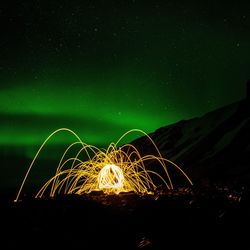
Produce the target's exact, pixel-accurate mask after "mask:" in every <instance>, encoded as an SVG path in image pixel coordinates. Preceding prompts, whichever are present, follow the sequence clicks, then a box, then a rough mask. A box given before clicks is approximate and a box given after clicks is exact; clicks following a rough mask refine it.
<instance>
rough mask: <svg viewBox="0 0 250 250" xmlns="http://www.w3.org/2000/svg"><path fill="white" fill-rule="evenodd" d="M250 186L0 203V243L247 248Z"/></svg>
mask: <svg viewBox="0 0 250 250" xmlns="http://www.w3.org/2000/svg"><path fill="white" fill-rule="evenodd" d="M249 222H250V199H249V190H248V189H246V188H244V187H238V188H228V187H219V186H213V187H209V188H204V187H203V188H198V187H195V186H194V187H192V188H186V189H185V188H178V189H176V190H172V191H158V192H157V194H155V195H144V196H138V195H136V194H133V193H123V194H119V195H110V196H108V195H104V194H103V193H102V192H96V193H91V194H89V195H85V196H76V195H72V196H58V197H56V198H53V199H34V198H32V197H27V196H26V197H24V198H22V200H21V201H18V202H13V201H12V200H6V199H5V200H4V201H3V202H2V203H1V243H0V244H1V249H20V248H21V249H52V248H54V249H169V248H171V249H173V248H180V247H185V248H187V249H194V248H195V249H209V248H213V249H226V248H228V247H232V246H236V247H237V249H243V246H245V244H248V242H249V236H248V230H249V225H250V224H249Z"/></svg>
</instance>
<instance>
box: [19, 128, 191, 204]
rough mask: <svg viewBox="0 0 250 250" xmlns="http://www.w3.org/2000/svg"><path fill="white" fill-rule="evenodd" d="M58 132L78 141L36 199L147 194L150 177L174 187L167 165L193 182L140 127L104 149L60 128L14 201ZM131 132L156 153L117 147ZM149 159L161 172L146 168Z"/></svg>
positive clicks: (151, 184)
mask: <svg viewBox="0 0 250 250" xmlns="http://www.w3.org/2000/svg"><path fill="white" fill-rule="evenodd" d="M61 131H66V132H69V133H71V134H72V135H74V136H75V137H76V138H77V141H76V142H74V143H72V144H71V145H69V146H68V147H67V149H66V150H65V151H64V152H63V155H62V157H61V159H60V161H59V164H58V166H57V168H56V171H55V174H54V176H53V177H52V178H50V179H49V180H48V181H47V182H46V183H45V184H44V185H43V186H42V187H41V188H40V190H39V191H38V192H37V194H36V195H35V197H36V198H41V197H44V196H46V195H49V196H50V197H54V196H55V195H57V194H60V193H62V194H79V195H82V194H84V193H91V192H92V191H103V192H104V193H107V194H110V193H116V194H119V193H120V192H131V191H132V192H135V193H141V194H145V193H147V194H149V193H152V192H153V191H154V190H155V189H156V188H157V186H156V184H155V181H153V179H154V180H155V179H158V181H160V182H161V183H162V184H164V185H165V186H166V188H167V189H173V188H174V186H173V183H172V180H171V177H170V175H169V171H168V167H169V166H172V167H174V168H175V169H176V170H177V171H179V172H180V174H182V175H183V176H184V178H185V179H186V180H187V182H188V183H190V184H191V185H192V181H191V180H190V178H189V177H188V176H187V174H186V173H185V172H184V171H183V170H182V169H181V168H180V167H179V166H178V165H176V164H175V163H173V162H172V161H170V160H168V159H165V158H163V157H162V155H161V153H160V151H159V149H158V148H157V146H156V144H155V143H154V141H153V140H152V139H151V138H150V137H149V136H148V135H147V134H146V133H145V132H143V131H142V130H139V129H133V130H129V131H128V132H126V133H125V134H124V135H122V136H121V137H120V139H119V140H118V141H117V142H116V143H111V144H110V145H109V147H108V148H107V149H106V150H104V149H99V148H97V147H95V146H92V145H88V144H86V143H84V142H83V141H82V140H81V139H80V137H79V136H78V135H77V134H76V133H75V132H74V131H72V130H70V129H68V128H60V129H58V130H56V131H54V132H53V133H51V134H50V135H49V136H48V137H47V139H46V140H45V141H44V142H43V144H42V145H41V146H40V148H39V150H38V151H37V153H36V155H35V157H34V158H33V160H32V162H31V164H30V166H29V168H28V170H27V172H26V175H25V177H24V179H23V181H22V183H21V186H20V188H19V190H18V194H17V196H16V199H15V201H18V200H19V197H20V194H21V192H22V189H23V186H24V184H25V182H26V180H27V177H28V175H29V173H30V171H31V169H32V167H33V165H34V163H35V161H36V160H37V157H38V156H39V154H40V153H41V151H42V149H43V147H44V146H45V144H46V143H47V142H48V140H49V139H51V137H52V136H53V135H55V134H56V133H59V132H61ZM133 132H139V133H141V134H143V135H144V136H146V137H147V138H148V140H149V141H150V142H151V143H152V145H153V146H154V148H155V149H156V152H157V155H145V156H141V155H140V153H139V151H138V150H137V149H136V147H135V146H133V145H132V144H125V145H123V146H120V147H118V144H119V143H121V141H122V139H123V138H124V137H126V136H127V135H128V134H129V133H133ZM77 146H78V147H79V146H80V149H79V150H78V151H77V153H76V155H74V156H70V151H71V149H72V148H74V147H77ZM83 156H84V157H83ZM86 158H87V159H86ZM83 159H86V160H83ZM148 161H155V162H156V163H158V164H160V166H161V168H162V169H161V170H163V173H164V175H162V174H160V173H159V172H157V171H152V170H147V169H146V167H145V164H146V162H148Z"/></svg>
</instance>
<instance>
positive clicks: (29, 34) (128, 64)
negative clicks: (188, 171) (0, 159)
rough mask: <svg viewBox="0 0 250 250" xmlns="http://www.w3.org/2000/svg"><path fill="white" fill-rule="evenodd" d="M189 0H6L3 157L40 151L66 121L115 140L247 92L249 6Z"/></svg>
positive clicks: (0, 94) (85, 136)
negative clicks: (12, 1) (38, 149)
mask: <svg viewBox="0 0 250 250" xmlns="http://www.w3.org/2000/svg"><path fill="white" fill-rule="evenodd" d="M187 2H189V1H180V2H179V1H178V3H177V2H175V1H125V2H124V3H117V1H108V2H105V3H104V2H102V1H100V2H95V1H86V2H84V3H83V2H82V1H76V2H74V4H73V3H69V2H67V1H60V3H58V2H57V1H37V2H36V3H33V1H24V2H22V3H18V2H16V3H15V8H14V7H13V5H11V4H9V5H8V4H6V6H2V11H1V13H2V17H3V21H2V23H4V24H5V25H4V26H5V29H6V30H5V35H4V36H3V37H2V38H1V39H2V41H1V45H2V50H1V54H2V55H1V58H0V73H1V74H0V82H1V85H0V113H1V124H0V147H1V148H2V155H9V154H10V155H11V154H12V153H13V152H14V153H15V154H24V155H26V156H28V157H32V156H33V155H34V152H35V151H36V149H37V148H38V147H39V145H41V143H42V142H43V141H44V140H45V138H46V137H47V136H48V135H49V134H50V133H51V132H53V131H54V130H55V129H58V128H61V127H67V128H70V129H72V130H74V131H75V132H76V133H77V134H78V135H79V136H80V137H81V138H82V140H83V141H84V142H86V143H88V144H93V145H98V146H99V145H100V146H106V145H108V144H109V143H111V142H113V141H116V140H118V139H119V137H120V136H121V135H122V134H123V133H125V132H126V131H128V130H129V129H133V128H138V129H142V130H144V131H145V132H147V133H150V132H153V131H155V130H156V129H157V128H159V127H162V126H165V125H168V124H171V123H174V122H177V121H179V120H183V119H190V118H193V117H196V116H201V115H203V114H204V113H206V112H208V111H210V110H213V109H215V108H218V107H221V106H223V105H227V104H229V103H232V102H235V101H238V100H240V99H242V98H244V96H245V83H246V81H247V79H248V78H249V65H250V57H249V52H250V36H249V27H250V17H249V11H247V9H248V8H247V7H248V4H241V2H239V3H238V2H237V4H236V3H235V4H234V3H233V2H231V1H221V2H219V3H217V2H216V1H211V2H213V4H211V2H209V3H208V2H206V1H204V2H203V1H202V3H195V2H193V1H190V2H189V3H187ZM131 139H133V138H128V139H127V140H128V141H129V140H131ZM74 140H75V139H74V138H72V136H66V135H58V136H56V137H55V138H54V139H53V140H51V143H55V144H65V143H66V144H67V143H71V142H72V141H74ZM18 152H19V153H18Z"/></svg>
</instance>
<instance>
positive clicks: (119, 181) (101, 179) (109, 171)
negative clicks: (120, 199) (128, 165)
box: [98, 164, 124, 193]
mask: <svg viewBox="0 0 250 250" xmlns="http://www.w3.org/2000/svg"><path fill="white" fill-rule="evenodd" d="M123 183H124V176H123V172H122V170H121V168H119V167H118V166H116V165H110V164H108V165H106V166H104V167H103V168H102V169H101V171H100V172H99V174H98V185H99V189H103V190H106V191H108V192H109V191H111V192H115V193H120V192H121V191H123Z"/></svg>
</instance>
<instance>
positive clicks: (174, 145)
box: [132, 81, 250, 185]
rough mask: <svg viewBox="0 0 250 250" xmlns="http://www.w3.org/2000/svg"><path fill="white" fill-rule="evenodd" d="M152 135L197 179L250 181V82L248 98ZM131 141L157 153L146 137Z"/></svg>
mask: <svg viewBox="0 0 250 250" xmlns="http://www.w3.org/2000/svg"><path fill="white" fill-rule="evenodd" d="M149 136H150V137H151V138H152V139H153V140H154V142H155V143H156V145H157V147H158V148H159V150H160V152H161V153H162V155H163V157H165V158H167V159H169V160H172V161H174V162H175V163H177V164H178V165H179V166H180V167H181V168H182V169H183V170H184V171H186V172H187V174H188V175H189V176H190V177H191V178H192V180H193V181H194V182H202V183H207V182H209V183H211V182H219V183H223V184H244V185H245V184H248V183H250V81H249V82H248V83H247V97H246V98H245V99H243V100H240V101H238V102H235V103H232V104H230V105H227V106H224V107H221V108H219V109H216V110H214V111H211V112H209V113H206V114H205V115H203V116H201V117H197V118H193V119H190V120H181V121H179V122H177V123H175V124H171V125H168V126H165V127H161V128H159V129H157V130H156V131H155V132H153V133H151V134H149ZM132 144H134V145H135V146H136V147H137V148H139V150H140V152H141V153H142V154H151V153H154V148H153V146H152V145H151V143H150V142H149V140H148V139H147V138H146V137H141V138H139V139H137V140H135V141H133V142H132Z"/></svg>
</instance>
